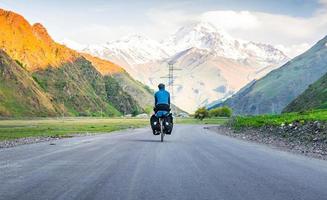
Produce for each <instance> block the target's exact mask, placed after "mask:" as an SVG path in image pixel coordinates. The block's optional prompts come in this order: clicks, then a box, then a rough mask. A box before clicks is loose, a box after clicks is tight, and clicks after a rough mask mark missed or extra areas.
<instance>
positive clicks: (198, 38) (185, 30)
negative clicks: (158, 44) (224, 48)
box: [164, 22, 234, 53]
mask: <svg viewBox="0 0 327 200" xmlns="http://www.w3.org/2000/svg"><path fill="white" fill-rule="evenodd" d="M233 42H234V40H233V39H232V37H230V36H229V35H228V34H227V33H226V32H225V31H223V30H222V29H218V28H217V27H215V26H214V25H212V24H210V23H208V22H200V23H196V24H190V25H188V26H184V27H182V28H180V29H179V30H178V31H177V32H176V33H175V34H173V35H171V36H170V37H169V38H168V39H167V40H166V41H164V44H165V45H166V46H167V47H168V48H169V49H172V50H174V51H175V53H176V52H179V51H184V50H186V49H189V48H192V47H196V48H199V49H211V50H213V49H215V48H216V47H217V46H219V45H224V44H228V43H233Z"/></svg>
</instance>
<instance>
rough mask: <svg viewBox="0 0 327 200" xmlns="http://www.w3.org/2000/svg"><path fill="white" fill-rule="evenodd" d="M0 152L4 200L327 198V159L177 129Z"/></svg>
mask: <svg viewBox="0 0 327 200" xmlns="http://www.w3.org/2000/svg"><path fill="white" fill-rule="evenodd" d="M159 139H160V138H159V137H158V136H153V135H152V133H151V130H149V128H143V129H137V130H134V131H131V130H127V131H121V132H118V133H114V134H107V135H106V134H104V135H98V136H90V137H89V136H87V137H76V138H70V139H63V140H59V141H55V145H50V144H49V142H45V143H39V144H31V145H23V146H18V147H15V148H9V149H2V150H0V199H1V200H9V199H31V200H32V199H33V200H35V199H42V200H44V199H60V200H62V199H78V200H83V199H85V200H90V199H99V200H103V199H112V200H115V199H121V200H124V199H131V200H147V199H149V200H154V199H155V200H157V199H176V200H184V199H185V200H193V199H194V200H202V199H206V200H211V199H212V200H220V199H221V200H302V199H303V200H324V199H327V162H326V161H322V160H316V159H311V158H307V157H302V156H298V155H293V154H290V153H286V152H281V151H278V150H275V149H271V148H269V147H267V146H264V145H259V144H253V143H249V142H246V141H240V140H237V139H235V138H229V137H227V136H223V135H219V134H217V133H214V132H211V131H209V130H206V129H204V128H203V126H198V125H179V126H176V128H175V130H174V132H173V135H172V136H166V137H165V139H166V142H164V143H160V142H159Z"/></svg>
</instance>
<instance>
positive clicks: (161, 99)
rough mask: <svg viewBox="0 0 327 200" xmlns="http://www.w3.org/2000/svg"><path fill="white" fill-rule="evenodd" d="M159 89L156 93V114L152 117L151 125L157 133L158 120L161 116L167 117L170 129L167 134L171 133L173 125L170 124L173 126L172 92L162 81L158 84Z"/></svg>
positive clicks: (154, 132)
mask: <svg viewBox="0 0 327 200" xmlns="http://www.w3.org/2000/svg"><path fill="white" fill-rule="evenodd" d="M158 88H159V91H157V92H156V93H155V95H154V106H155V107H154V112H155V114H154V115H152V117H151V120H150V121H151V127H152V130H153V134H155V135H156V130H157V129H158V125H159V124H158V121H159V118H165V119H166V121H165V122H166V123H165V125H166V126H167V127H166V129H167V130H168V131H167V132H166V134H170V133H171V129H172V127H168V125H170V126H172V123H173V121H172V116H171V114H170V94H169V92H168V91H167V90H165V85H164V84H162V83H160V84H159V85H158Z"/></svg>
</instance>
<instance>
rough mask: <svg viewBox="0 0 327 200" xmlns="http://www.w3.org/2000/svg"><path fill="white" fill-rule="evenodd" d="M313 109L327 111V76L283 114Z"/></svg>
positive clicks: (311, 87) (293, 102) (291, 104)
mask: <svg viewBox="0 0 327 200" xmlns="http://www.w3.org/2000/svg"><path fill="white" fill-rule="evenodd" d="M313 109H327V74H325V75H324V76H323V77H321V78H320V79H319V80H318V81H316V82H315V83H313V84H312V85H309V87H308V88H307V89H306V90H305V91H304V92H303V93H302V94H301V95H300V96H298V97H297V98H296V99H295V100H293V101H292V102H291V103H290V104H289V105H287V107H286V108H285V109H284V110H283V112H301V111H306V110H313Z"/></svg>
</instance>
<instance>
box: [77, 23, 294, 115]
mask: <svg viewBox="0 0 327 200" xmlns="http://www.w3.org/2000/svg"><path fill="white" fill-rule="evenodd" d="M220 31H221V32H220ZM137 38H142V39H140V41H143V43H142V45H136V44H139V41H137ZM121 41H125V43H123V45H122V46H121V45H120V44H121V43H120V42H110V43H106V44H105V45H100V46H97V47H96V48H95V49H90V48H89V49H84V50H83V52H86V53H89V54H92V55H95V56H99V57H101V58H102V59H106V60H110V61H112V62H114V63H117V64H119V65H121V66H123V67H124V69H125V70H126V71H127V72H128V73H129V74H131V75H132V76H133V77H134V78H135V79H137V80H139V81H141V82H142V83H143V84H146V85H148V86H149V87H151V88H152V89H155V88H156V87H157V85H158V83H160V82H166V81H165V80H163V79H161V78H160V77H163V76H165V75H166V74H168V63H173V64H174V65H175V66H176V68H180V69H181V71H177V72H176V76H178V78H177V79H176V81H175V83H176V87H175V90H174V94H176V95H175V96H176V98H175V99H174V100H176V105H177V106H179V107H181V108H182V109H184V110H186V111H188V112H194V110H195V109H196V108H197V107H201V106H206V105H208V104H209V103H211V102H213V101H216V100H222V99H225V98H227V97H229V96H230V95H232V94H234V93H235V92H236V91H238V90H239V89H240V88H242V87H243V86H244V85H245V84H247V83H248V82H250V81H252V80H253V79H257V78H260V77H262V76H264V75H265V74H266V73H268V72H269V71H271V70H273V69H275V68H277V67H279V66H280V65H281V64H282V63H284V62H286V61H287V60H288V58H287V56H286V55H285V54H283V53H282V52H281V51H279V50H278V49H276V48H274V47H273V46H271V45H265V44H260V43H254V42H247V41H238V40H236V39H234V38H232V37H231V36H229V35H228V34H227V33H225V32H223V31H222V30H220V29H217V28H216V27H214V26H213V25H211V24H210V23H201V22H200V23H196V24H192V25H190V26H187V27H182V28H180V29H179V30H178V31H177V32H176V33H175V34H173V35H172V36H170V37H169V38H168V39H167V40H164V41H162V42H161V43H158V42H156V41H153V40H151V39H143V37H141V36H140V37H136V36H133V37H132V38H131V39H128V38H124V39H123V40H121ZM147 41H149V45H147ZM130 43H132V44H130ZM153 44H155V45H153ZM108 45H109V46H108ZM110 45H112V47H110ZM129 45H130V46H129ZM139 46H141V47H139ZM129 47H131V48H132V49H133V52H132V53H130V49H129ZM148 47H149V48H148ZM174 47H176V48H174ZM112 49H115V50H114V51H112ZM126 49H127V51H125V50H126ZM144 49H146V50H144ZM148 51H151V52H152V54H151V55H148V54H147V53H146V52H148ZM153 52H156V53H153ZM160 52H164V53H160ZM153 55H159V56H153ZM133 57H137V58H141V59H140V60H136V61H126V60H129V59H132V60H133ZM139 61H140V62H139ZM196 73H197V74H196ZM199 74H201V76H202V77H200V76H199ZM213 75H215V76H213ZM203 77H210V79H211V80H210V79H209V78H206V79H203ZM202 79H203V80H202ZM203 91H205V92H203ZM186 96H187V97H188V99H189V100H188V101H189V102H185V100H184V99H183V98H184V97H186Z"/></svg>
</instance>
